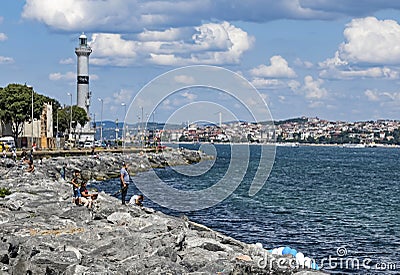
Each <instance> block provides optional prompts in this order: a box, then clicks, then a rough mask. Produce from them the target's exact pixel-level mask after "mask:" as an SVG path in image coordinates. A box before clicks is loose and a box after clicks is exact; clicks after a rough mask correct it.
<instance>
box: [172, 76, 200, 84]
mask: <svg viewBox="0 0 400 275" xmlns="http://www.w3.org/2000/svg"><path fill="white" fill-rule="evenodd" d="M174 80H175V82H176V83H181V84H186V85H190V84H193V83H195V79H194V77H193V76H189V75H177V76H175V77H174Z"/></svg>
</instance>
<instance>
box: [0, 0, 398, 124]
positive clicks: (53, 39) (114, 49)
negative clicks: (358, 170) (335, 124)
mask: <svg viewBox="0 0 400 275" xmlns="http://www.w3.org/2000/svg"><path fill="white" fill-rule="evenodd" d="M82 32H85V34H86V35H87V36H88V41H89V43H90V45H91V47H92V49H93V53H92V54H91V56H90V69H89V70H90V90H91V91H92V93H93V98H92V105H91V109H90V112H91V113H92V114H96V119H97V120H98V118H99V117H100V110H101V105H100V104H101V103H100V102H99V101H98V100H97V99H98V98H103V99H104V111H103V118H104V119H110V120H115V119H117V118H118V119H119V120H123V118H124V114H125V108H124V107H123V105H121V103H125V104H127V106H128V109H129V112H128V113H129V114H130V116H131V120H135V119H136V120H137V119H138V117H140V116H141V111H142V110H141V108H140V107H138V106H141V107H143V116H146V117H147V118H149V117H151V118H152V114H153V109H154V106H155V103H154V102H152V99H151V98H147V99H146V97H145V96H144V97H142V98H141V100H142V101H140V102H139V103H138V104H139V105H138V104H136V105H135V104H133V105H132V108H129V105H130V104H131V102H132V101H133V100H134V97H135V95H136V94H137V93H138V92H139V91H140V90H141V89H142V88H143V86H145V85H146V84H147V83H148V82H149V81H151V80H152V79H154V78H156V77H158V76H159V75H161V74H165V73H167V72H169V71H170V70H174V69H176V68H180V67H182V66H190V65H212V66H220V67H223V68H226V69H229V70H231V71H233V72H235V73H238V74H240V75H241V76H243V77H244V78H245V79H247V80H248V81H249V82H250V83H251V84H252V85H254V87H255V88H256V89H257V90H258V92H259V93H260V97H257V98H253V97H251V98H250V94H249V99H252V100H253V102H255V101H262V100H264V101H265V102H266V104H267V106H268V107H269V110H270V112H271V115H272V117H273V118H274V119H285V118H291V117H298V116H303V115H305V116H318V117H320V118H324V119H329V120H347V121H356V120H371V119H400V113H399V111H398V110H399V108H400V89H399V82H400V81H399V78H400V73H399V72H400V67H399V63H400V46H399V45H400V2H399V1H395V0H381V1H378V0H376V1H372V0H358V1H350V0H337V1H329V0H282V1H275V0H264V1H261V0H259V1H257V0H254V1H238V0H230V1H225V0H219V1H218V0H217V1H212V0H208V1H207V0H201V1H200V0H198V1H139V0H101V1H100V0H58V1H53V0H27V1H21V0H4V1H1V4H0V86H1V87H5V86H6V85H8V84H9V83H21V84H23V83H27V84H28V85H31V86H33V87H34V89H35V91H36V92H39V93H42V94H45V95H48V96H50V97H54V98H56V99H57V100H59V101H60V102H61V103H62V104H69V96H68V95H67V93H68V92H71V93H73V94H74V95H75V94H76V56H75V53H74V49H75V47H76V46H77V45H78V37H79V35H80V34H81V33H82ZM176 77H177V76H175V78H174V79H171V81H175V80H176ZM193 77H195V76H190V77H189V76H186V77H184V76H179V79H180V81H182V80H185V81H182V83H183V82H184V83H185V85H189V86H190V83H191V81H188V80H191V79H192V78H193ZM221 81H229V80H225V79H223V80H221ZM193 83H194V82H193ZM185 87H186V86H185ZM241 92H242V93H246V91H241ZM198 101H201V102H205V101H209V102H211V103H217V104H216V105H218V104H222V103H221V102H226V103H224V104H226V105H224V107H225V110H224V111H223V113H224V114H223V117H224V120H228V119H230V118H231V117H230V115H229V114H228V113H229V112H233V113H235V115H234V116H235V117H236V118H239V119H240V118H243V117H245V116H244V115H243V114H244V113H242V111H238V110H239V109H240V108H238V109H235V107H232V106H235V104H236V105H237V104H238V102H237V101H236V102H235V101H234V100H232V101H231V105H229V104H228V103H227V102H229V101H230V99H229V98H224V100H221V91H220V90H215V93H213V92H210V89H197V88H194V89H190V88H189V89H187V88H185V89H182V90H180V91H178V92H177V93H174V94H173V95H171V97H168V98H165V99H164V101H163V102H157V106H158V107H157V108H156V111H155V114H154V117H155V120H156V121H167V120H170V119H171V114H172V113H171V110H180V111H179V112H178V113H175V114H174V119H175V120H176V121H175V122H179V121H182V122H183V121H187V120H190V121H195V120H196V119H197V120H203V121H214V122H217V121H218V115H217V113H218V112H219V111H218V106H217V107H216V108H215V109H212V108H211V109H209V108H210V107H209V106H208V105H207V106H206V105H204V108H203V109H202V107H201V104H200V105H199V104H197V105H195V103H196V102H198ZM74 102H76V97H74ZM240 104H250V105H246V106H245V107H247V109H250V110H251V109H252V105H251V100H249V101H248V102H246V103H244V102H241V103H240ZM214 105H215V104H214ZM222 105H223V104H222ZM188 106H189V108H188ZM190 106H197V107H198V109H193V108H190ZM242 109H243V108H242ZM242 115H243V116H242Z"/></svg>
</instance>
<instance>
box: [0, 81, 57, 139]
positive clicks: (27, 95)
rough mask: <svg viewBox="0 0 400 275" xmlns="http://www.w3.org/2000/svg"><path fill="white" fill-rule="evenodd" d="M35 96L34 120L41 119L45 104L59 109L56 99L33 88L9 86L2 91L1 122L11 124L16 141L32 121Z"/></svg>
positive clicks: (16, 85) (0, 98)
mask: <svg viewBox="0 0 400 275" xmlns="http://www.w3.org/2000/svg"><path fill="white" fill-rule="evenodd" d="M32 95H33V118H34V119H35V118H36V119H39V118H40V115H41V114H42V111H43V104H44V103H51V104H53V108H58V107H59V106H60V103H59V102H58V101H56V100H55V99H52V98H49V97H47V96H44V95H40V94H38V93H36V92H35V91H34V90H33V88H32V87H29V86H27V85H21V84H9V85H8V86H7V87H5V88H3V89H0V120H2V121H3V122H5V123H11V130H12V133H13V136H14V139H15V140H17V138H18V136H19V135H20V134H21V132H22V130H23V124H24V122H26V121H30V120H31V116H32Z"/></svg>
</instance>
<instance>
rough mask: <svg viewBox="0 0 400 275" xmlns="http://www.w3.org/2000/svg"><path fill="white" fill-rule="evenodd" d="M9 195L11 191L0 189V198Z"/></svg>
mask: <svg viewBox="0 0 400 275" xmlns="http://www.w3.org/2000/svg"><path fill="white" fill-rule="evenodd" d="M8 195H11V191H10V190H9V189H7V188H0V198H4V197H5V196H8Z"/></svg>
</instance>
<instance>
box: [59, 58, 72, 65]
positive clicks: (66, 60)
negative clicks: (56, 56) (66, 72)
mask: <svg viewBox="0 0 400 275" xmlns="http://www.w3.org/2000/svg"><path fill="white" fill-rule="evenodd" d="M74 63H75V60H74V59H73V58H71V57H70V58H66V59H61V60H60V64H63V65H70V64H74Z"/></svg>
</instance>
